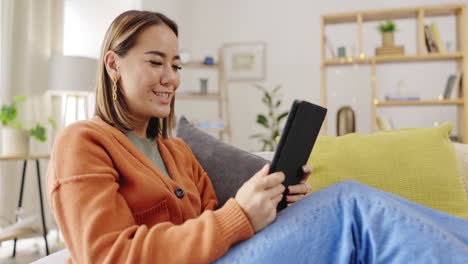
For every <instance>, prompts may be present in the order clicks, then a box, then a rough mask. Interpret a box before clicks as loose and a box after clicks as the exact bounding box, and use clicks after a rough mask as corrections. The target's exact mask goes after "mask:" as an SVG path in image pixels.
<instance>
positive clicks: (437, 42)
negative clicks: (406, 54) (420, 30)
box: [424, 22, 445, 53]
mask: <svg viewBox="0 0 468 264" xmlns="http://www.w3.org/2000/svg"><path fill="white" fill-rule="evenodd" d="M424 36H425V40H426V49H427V52H429V53H433V52H445V46H444V43H443V42H442V39H441V38H440V31H439V27H438V26H437V23H435V22H433V23H431V24H430V25H424Z"/></svg>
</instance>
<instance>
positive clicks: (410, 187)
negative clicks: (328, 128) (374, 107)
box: [308, 123, 468, 218]
mask: <svg viewBox="0 0 468 264" xmlns="http://www.w3.org/2000/svg"><path fill="white" fill-rule="evenodd" d="M452 128H453V125H452V124H451V123H445V124H443V125H442V126H439V127H435V128H412V129H403V130H394V131H383V132H378V133H375V134H372V135H364V134H348V135H345V136H341V137H327V136H323V137H319V138H318V139H317V142H316V144H315V147H314V150H313V151H312V154H311V156H310V158H309V161H308V164H309V165H310V166H311V167H312V168H313V170H314V171H313V173H312V175H311V176H310V177H309V180H308V182H309V183H310V184H311V185H312V187H313V189H314V191H316V190H319V189H322V188H324V187H327V186H329V185H332V184H334V183H337V182H341V181H344V180H355V181H358V182H361V183H364V184H367V185H370V186H373V187H375V188H379V189H381V190H384V191H387V192H391V193H394V194H397V195H399V196H402V197H404V198H406V199H408V200H411V201H413V202H416V203H419V204H422V205H425V206H428V207H431V208H434V209H436V210H440V211H444V212H447V213H449V214H453V215H456V216H459V217H463V218H468V200H467V196H466V194H465V191H464V188H463V184H462V181H461V177H460V172H459V169H458V166H457V161H456V157H455V150H454V147H453V144H452V143H451V141H450V140H449V138H448V136H449V135H450V132H451V131H452Z"/></svg>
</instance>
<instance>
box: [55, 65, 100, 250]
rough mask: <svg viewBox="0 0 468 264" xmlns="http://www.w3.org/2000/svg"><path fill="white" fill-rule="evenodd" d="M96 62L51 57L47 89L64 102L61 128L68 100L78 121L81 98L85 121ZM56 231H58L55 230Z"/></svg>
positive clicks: (94, 76)
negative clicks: (73, 101) (71, 99)
mask: <svg viewBox="0 0 468 264" xmlns="http://www.w3.org/2000/svg"><path fill="white" fill-rule="evenodd" d="M96 70H97V60H96V59H92V58H86V57H78V56H52V57H51V59H50V61H49V89H48V91H47V92H48V94H49V96H50V98H52V97H53V96H61V97H62V99H64V100H65V106H64V113H63V119H62V123H61V128H63V127H64V126H65V125H66V123H65V122H66V117H67V114H68V104H69V100H70V98H75V117H74V120H73V121H77V120H78V109H79V108H78V103H79V99H80V98H82V99H83V101H84V104H83V105H84V114H85V119H87V118H89V115H88V97H89V95H91V94H92V93H93V92H94V91H93V90H94V86H95V82H96ZM57 231H59V230H58V229H57ZM56 243H57V245H58V246H60V245H62V246H63V243H62V242H61V241H59V232H58V233H57V242H56Z"/></svg>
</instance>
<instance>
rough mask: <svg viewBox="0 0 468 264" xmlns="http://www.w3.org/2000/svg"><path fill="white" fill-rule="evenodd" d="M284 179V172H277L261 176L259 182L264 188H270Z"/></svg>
mask: <svg viewBox="0 0 468 264" xmlns="http://www.w3.org/2000/svg"><path fill="white" fill-rule="evenodd" d="M283 181H284V173H282V172H275V173H272V174H269V175H266V176H264V177H262V178H261V180H260V182H259V184H260V186H261V187H262V188H263V189H270V188H272V187H275V186H277V185H279V184H281V183H282V182H283Z"/></svg>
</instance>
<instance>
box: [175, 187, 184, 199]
mask: <svg viewBox="0 0 468 264" xmlns="http://www.w3.org/2000/svg"><path fill="white" fill-rule="evenodd" d="M174 193H175V195H176V196H177V198H182V197H184V195H185V192H184V189H182V188H177V189H175V192H174Z"/></svg>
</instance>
